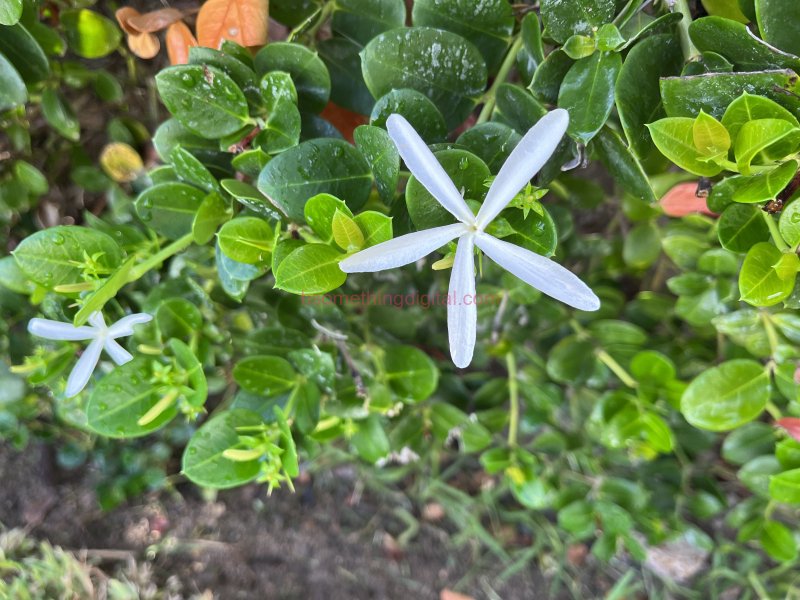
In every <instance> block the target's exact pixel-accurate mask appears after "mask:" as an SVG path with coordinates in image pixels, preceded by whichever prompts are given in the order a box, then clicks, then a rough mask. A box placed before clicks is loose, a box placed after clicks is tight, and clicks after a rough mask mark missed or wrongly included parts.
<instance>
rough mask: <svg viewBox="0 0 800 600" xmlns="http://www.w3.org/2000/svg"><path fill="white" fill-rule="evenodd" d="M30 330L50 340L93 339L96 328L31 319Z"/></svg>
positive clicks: (29, 322)
mask: <svg viewBox="0 0 800 600" xmlns="http://www.w3.org/2000/svg"><path fill="white" fill-rule="evenodd" d="M28 331H29V332H30V333H32V334H33V335H35V336H38V337H41V338H46V339H48V340H70V341H77V340H91V339H92V338H93V337H94V336H95V333H96V332H95V330H94V329H92V328H91V327H85V326H84V327H75V326H74V325H72V324H71V323H62V322H61V321H51V320H50V319H31V320H30V321H28Z"/></svg>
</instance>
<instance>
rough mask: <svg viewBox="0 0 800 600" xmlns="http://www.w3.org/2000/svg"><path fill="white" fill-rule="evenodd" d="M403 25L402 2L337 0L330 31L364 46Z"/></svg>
mask: <svg viewBox="0 0 800 600" xmlns="http://www.w3.org/2000/svg"><path fill="white" fill-rule="evenodd" d="M405 24H406V5H405V2H403V0H337V2H336V7H335V8H334V11H333V20H332V21H331V27H332V28H333V30H334V31H335V32H336V33H338V34H340V35H342V36H344V37H346V38H349V39H351V40H353V41H354V42H356V43H357V44H359V45H361V46H364V45H366V44H367V43H368V42H369V41H370V40H371V39H372V38H374V37H375V36H377V35H378V34H381V33H383V32H384V31H388V30H389V29H394V28H395V27H403V26H404V25H405Z"/></svg>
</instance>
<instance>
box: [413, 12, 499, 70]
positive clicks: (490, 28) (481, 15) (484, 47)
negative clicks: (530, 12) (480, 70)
mask: <svg viewBox="0 0 800 600" xmlns="http://www.w3.org/2000/svg"><path fill="white" fill-rule="evenodd" d="M412 19H413V21H414V25H417V26H419V25H423V26H427V27H436V28H437V29H444V30H447V31H452V32H453V33H457V34H458V35H460V36H462V37H464V38H465V39H467V40H469V41H470V42H472V43H473V44H475V46H476V47H477V48H478V50H480V51H481V54H482V55H483V58H484V60H485V61H486V66H487V67H488V69H489V71H490V72H494V71H496V70H497V68H498V67H499V66H500V62H501V61H502V60H503V54H504V52H505V50H506V48H507V47H508V43H509V40H510V39H511V33H512V32H513V30H514V15H513V14H512V12H511V6H510V5H509V3H508V2H506V0H488V1H486V2H478V3H476V2H474V1H473V0H450V1H449V2H441V1H439V0H417V1H416V2H414V7H413V10H412Z"/></svg>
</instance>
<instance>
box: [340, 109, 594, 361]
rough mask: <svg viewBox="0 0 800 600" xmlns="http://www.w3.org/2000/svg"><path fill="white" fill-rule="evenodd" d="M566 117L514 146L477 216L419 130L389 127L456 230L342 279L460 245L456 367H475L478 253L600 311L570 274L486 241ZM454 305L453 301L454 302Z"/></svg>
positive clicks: (386, 249)
mask: <svg viewBox="0 0 800 600" xmlns="http://www.w3.org/2000/svg"><path fill="white" fill-rule="evenodd" d="M568 123H569V116H568V114H567V111H565V110H563V109H556V110H554V111H552V112H550V113H548V114H546V115H545V116H544V117H542V118H541V119H540V120H539V122H538V123H536V125H534V126H533V127H532V128H531V129H530V130H529V131H528V133H526V134H525V136H524V137H523V138H522V140H521V141H520V142H519V144H517V146H516V148H514V151H513V152H512V153H511V155H510V156H509V157H508V160H506V162H505V164H504V165H503V167H502V168H501V169H500V172H499V173H498V174H497V177H496V178H495V180H494V182H493V183H492V186H491V187H490V188H489V192H488V193H487V194H486V199H485V200H484V201H483V204H482V205H481V207H480V210H479V211H478V214H477V215H474V214H472V211H471V210H470V209H469V207H468V206H467V204H466V202H464V198H463V197H462V195H461V194H460V193H459V192H458V190H457V189H456V187H455V185H454V184H453V182H452V181H451V179H450V178H449V177H448V176H447V173H445V172H444V169H442V167H441V165H440V164H439V162H438V161H437V160H436V157H435V156H434V155H433V153H432V152H431V151H430V149H429V148H428V146H427V145H426V144H425V142H424V141H423V140H422V139H421V138H420V137H419V135H418V134H417V132H416V131H414V128H413V127H411V125H410V124H409V123H408V121H406V120H405V119H404V118H403V117H402V116H400V115H397V114H394V115H391V116H390V117H389V118H388V119H387V120H386V128H387V130H388V131H389V136H390V137H391V138H392V141H394V143H395V145H396V146H397V149H398V151H399V152H400V156H402V157H403V160H404V161H405V163H406V165H407V166H408V168H409V170H410V171H411V173H412V174H413V175H414V177H416V178H417V180H418V181H419V182H420V183H421V184H422V185H423V186H425V188H426V189H427V190H428V191H429V192H430V193H431V194H432V195H433V197H434V198H436V200H437V201H438V202H439V204H441V205H442V206H443V207H444V208H445V209H447V210H448V211H449V212H450V213H451V214H452V215H453V216H454V217H455V218H456V219H458V221H459V222H458V223H454V224H453V225H445V226H443V227H434V228H432V229H426V230H423V231H417V232H415V233H409V234H407V235H403V236H400V237H398V238H395V239H393V240H389V241H388V242H384V243H382V244H378V245H376V246H372V247H371V248H367V249H366V250H362V251H361V252H358V253H356V254H354V255H353V256H349V257H347V258H346V259H344V260H343V261H341V262H340V263H339V266H340V268H341V269H342V271H344V272H345V273H364V272H373V271H382V270H384V269H393V268H395V267H402V266H403V265H407V264H409V263H413V262H416V261H417V260H419V259H421V258H423V257H424V256H426V255H428V254H430V253H431V252H433V251H434V250H436V249H437V248H441V247H442V246H444V245H445V244H447V243H448V242H450V241H452V240H454V239H456V238H458V246H457V248H456V256H455V262H454V263H453V272H452V274H451V276H450V288H449V290H448V295H449V298H450V299H451V301H450V303H449V304H448V307H447V329H448V333H449V339H450V354H451V356H452V357H453V362H454V363H455V364H456V366H458V367H461V368H463V367H466V366H467V365H469V363H470V362H471V361H472V353H473V350H474V348H475V333H476V328H477V321H478V314H477V307H476V306H475V302H474V301H472V302H470V303H465V302H464V301H463V299H464V298H466V297H467V296H471V297H472V298H473V300H474V298H475V260H474V247H475V246H477V247H478V248H480V249H481V250H482V251H483V253H484V254H486V255H487V256H488V257H489V258H491V259H492V260H493V261H495V262H496V263H497V264H499V265H500V266H501V267H503V268H504V269H506V270H507V271H508V272H510V273H512V274H513V275H516V276H517V277H519V278H520V279H522V280H523V281H525V282H526V283H527V284H529V285H531V286H533V287H535V288H536V289H538V290H540V291H542V292H543V293H545V294H547V295H548V296H551V297H553V298H555V299H556V300H560V301H561V302H564V303H566V304H569V305H570V306H573V307H575V308H577V309H580V310H586V311H591V310H597V309H598V308H600V300H599V299H598V297H597V296H596V295H595V293H594V292H593V291H592V290H591V289H589V287H588V286H587V285H586V284H585V283H583V282H582V281H581V280H580V279H578V277H576V276H575V275H574V274H573V273H571V272H570V271H568V270H567V269H565V268H564V267H562V266H561V265H559V264H558V263H556V262H555V261H553V260H551V259H549V258H546V257H544V256H541V255H539V254H536V253H534V252H531V251H530V250H526V249H524V248H520V247H519V246H515V245H514V244H510V243H508V242H504V241H502V240H498V239H497V238H495V237H493V236H491V235H489V234H487V233H486V232H485V229H486V227H487V226H488V225H489V224H490V223H491V222H492V220H493V219H494V218H495V217H496V216H497V215H498V214H499V213H500V211H502V210H503V209H504V208H505V207H506V205H507V204H508V203H509V202H510V201H511V200H512V199H513V198H514V196H515V195H516V194H517V192H519V190H520V189H522V187H523V186H524V185H526V184H527V183H528V182H529V181H530V180H531V178H532V177H533V176H534V175H535V174H536V173H537V172H538V171H539V169H541V168H542V166H543V165H544V164H545V162H547V159H549V158H550V156H551V155H552V154H553V152H555V150H556V147H557V146H558V144H559V142H560V141H561V138H562V137H563V136H564V133H565V132H566V131H567V125H568ZM452 299H455V300H454V301H453V300H452Z"/></svg>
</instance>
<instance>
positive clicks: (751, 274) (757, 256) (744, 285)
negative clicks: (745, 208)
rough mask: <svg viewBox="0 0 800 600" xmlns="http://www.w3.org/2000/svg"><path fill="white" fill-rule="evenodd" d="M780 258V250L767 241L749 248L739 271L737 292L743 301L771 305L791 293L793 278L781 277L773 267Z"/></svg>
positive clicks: (756, 304) (755, 304) (757, 304)
mask: <svg viewBox="0 0 800 600" xmlns="http://www.w3.org/2000/svg"><path fill="white" fill-rule="evenodd" d="M770 218H772V217H770ZM780 259H781V251H780V250H778V249H777V248H776V247H775V246H773V245H772V244H770V243H768V242H761V243H759V244H756V245H755V246H753V247H752V248H750V250H749V251H748V252H747V256H745V259H744V263H743V264H742V270H741V272H740V273H739V293H740V294H741V299H742V300H743V301H744V302H747V303H748V304H752V305H753V306H773V305H774V304H778V303H779V302H781V301H783V300H785V299H786V298H787V297H788V296H789V294H791V293H792V289H794V278H790V279H782V278H781V277H780V275H779V274H778V272H777V271H776V270H775V269H774V268H773V267H774V266H775V265H776V264H778V261H779V260H780Z"/></svg>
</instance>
